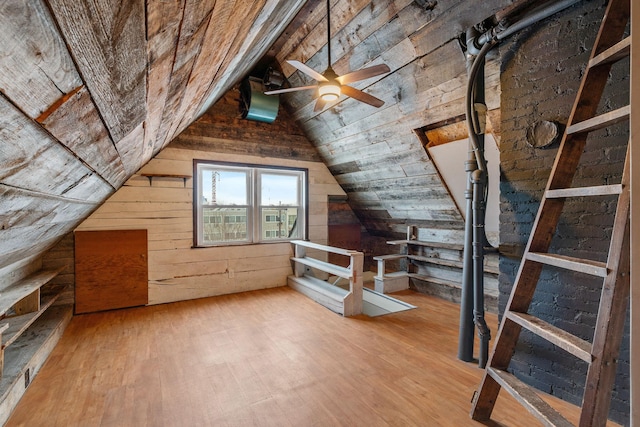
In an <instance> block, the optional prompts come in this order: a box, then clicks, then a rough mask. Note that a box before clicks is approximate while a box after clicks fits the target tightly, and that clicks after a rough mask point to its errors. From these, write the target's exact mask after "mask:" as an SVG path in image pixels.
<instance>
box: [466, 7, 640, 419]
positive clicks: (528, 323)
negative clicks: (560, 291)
mask: <svg viewBox="0 0 640 427" xmlns="http://www.w3.org/2000/svg"><path fill="white" fill-rule="evenodd" d="M629 14H630V0H611V1H610V2H609V5H608V7H607V10H606V13H605V16H604V18H603V21H602V24H601V27H600V31H599V34H598V37H597V39H596V42H595V45H594V48H593V51H592V54H591V59H590V61H589V63H588V66H587V69H586V71H585V74H584V77H583V80H582V84H581V86H580V89H579V92H578V95H577V97H576V101H575V104H574V106H573V110H572V112H571V116H570V117H569V122H568V123H567V128H566V130H565V134H564V136H563V139H562V142H561V145H560V148H559V151H558V155H557V157H556V160H555V163H554V165H553V169H552V171H551V175H550V178H549V181H548V183H547V187H546V191H545V193H544V195H543V197H542V200H541V202H540V208H539V210H538V214H537V217H536V219H535V222H534V225H533V229H532V232H531V236H530V237H529V242H528V244H527V247H526V249H525V253H524V256H523V259H522V263H521V264H520V268H519V270H518V274H517V276H516V279H515V284H514V286H513V289H512V292H511V296H510V298H509V301H508V303H507V306H506V309H505V313H504V317H503V319H502V323H501V325H500V330H499V332H498V337H497V339H496V342H495V347H494V350H493V353H492V355H491V357H490V360H489V363H488V364H487V368H486V370H485V374H484V377H483V379H482V382H481V384H480V386H479V388H478V391H477V392H476V394H475V395H474V398H473V409H472V411H471V417H472V418H473V419H475V420H478V421H486V420H488V419H489V418H490V416H491V412H492V411H493V407H494V405H495V402H496V399H497V397H498V393H499V391H500V389H501V388H504V389H505V391H507V392H509V393H510V394H511V395H512V396H514V397H515V399H516V400H517V401H518V402H520V403H521V404H522V405H523V406H524V407H525V408H526V409H527V410H529V412H531V413H532V414H533V415H535V416H536V417H537V418H538V419H539V420H540V421H541V422H542V424H543V425H547V426H570V425H572V424H571V423H570V422H568V421H567V420H566V419H565V418H564V417H563V416H562V415H561V414H560V413H558V412H557V411H556V410H555V409H553V408H552V407H551V406H550V405H548V404H547V403H546V402H545V401H543V400H542V399H541V398H540V397H539V396H538V394H537V393H536V392H535V390H534V389H533V388H531V387H529V386H528V385H526V384H524V383H523V382H522V381H520V380H518V379H517V378H516V377H515V376H514V375H512V374H511V373H509V372H508V368H509V363H510V361H511V358H512V355H513V352H514V349H515V346H516V343H517V341H518V338H519V335H520V331H521V329H522V328H525V329H527V330H529V331H531V332H532V333H534V334H536V335H538V336H540V337H542V338H544V339H546V340H547V341H549V342H551V343H553V344H555V345H556V346H558V347H560V348H562V349H564V350H565V351H567V352H569V353H571V354H572V355H574V356H575V357H577V358H579V359H581V360H583V361H585V362H587V363H588V365H589V368H588V371H587V378H586V384H585V390H584V395H583V401H582V410H581V416H580V421H579V425H580V426H581V427H586V426H602V425H605V424H606V422H607V416H608V411H609V403H610V399H611V390H612V387H613V383H614V380H615V373H616V359H617V355H618V352H619V348H620V344H621V341H622V335H623V327H624V321H625V315H626V308H627V301H628V296H629V286H630V285H629V268H630V266H629V204H630V199H629V197H630V195H629V179H630V178H629V149H627V158H626V161H625V164H624V170H623V174H622V181H621V183H620V184H615V185H604V186H596V187H582V188H571V185H572V181H573V177H574V174H575V172H576V170H577V168H578V166H579V162H580V156H581V154H582V152H583V150H584V147H585V144H586V141H587V136H588V134H589V132H592V131H594V130H598V129H602V128H604V127H607V126H610V125H612V124H616V123H619V122H621V121H624V120H628V118H629V113H630V108H629V106H626V107H623V108H619V109H617V110H614V111H611V112H608V113H606V114H603V115H598V116H596V110H597V108H598V104H599V101H600V98H601V97H602V94H603V91H604V89H605V85H606V82H607V79H608V76H609V72H610V70H611V66H612V65H613V64H614V63H615V62H616V61H618V60H620V59H622V58H625V57H627V56H629V52H630V38H629V37H627V38H624V39H623V36H624V32H625V28H626V26H627V23H628V21H629ZM607 195H609V196H610V195H618V202H617V207H616V214H615V218H614V222H613V230H612V235H611V242H610V246H609V253H608V258H607V261H606V262H597V261H592V260H585V259H578V258H574V257H570V256H563V255H558V254H554V253H549V252H548V250H549V247H550V245H551V240H552V237H553V235H554V233H555V231H556V227H557V225H558V222H559V219H560V215H561V213H562V211H563V207H564V202H565V200H566V199H567V198H571V197H583V198H590V197H594V198H595V197H599V196H607ZM544 266H554V267H557V268H561V269H567V270H572V271H576V272H580V273H585V274H588V275H593V276H597V277H600V278H602V279H603V286H602V292H601V298H600V304H599V309H598V318H597V321H596V326H595V332H594V337H593V343H590V342H588V341H585V340H582V339H580V338H578V337H576V336H573V335H571V334H569V333H568V332H566V331H563V330H561V329H559V328H557V327H555V326H553V325H551V324H549V323H547V322H545V321H543V320H541V319H538V318H536V317H534V316H532V315H530V314H528V310H529V306H530V304H531V302H532V300H533V296H534V292H535V290H536V286H537V283H538V280H539V277H540V273H541V271H542V268H543V267H544ZM568 285H570V284H568Z"/></svg>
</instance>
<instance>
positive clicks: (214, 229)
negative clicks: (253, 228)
mask: <svg viewBox="0 0 640 427" xmlns="http://www.w3.org/2000/svg"><path fill="white" fill-rule="evenodd" d="M202 228H203V230H202V235H203V240H204V242H205V243H210V242H240V241H245V240H247V229H248V228H247V209H246V208H204V209H203V211H202Z"/></svg>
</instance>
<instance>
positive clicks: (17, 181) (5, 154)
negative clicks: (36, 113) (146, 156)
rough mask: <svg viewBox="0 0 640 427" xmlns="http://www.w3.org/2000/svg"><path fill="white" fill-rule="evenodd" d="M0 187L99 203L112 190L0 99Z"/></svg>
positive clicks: (3, 99) (35, 124)
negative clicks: (2, 185)
mask: <svg viewBox="0 0 640 427" xmlns="http://www.w3.org/2000/svg"><path fill="white" fill-rule="evenodd" d="M0 140H2V144H0V157H1V158H2V159H3V168H2V170H0V183H3V184H6V185H10V186H13V187H16V188H24V189H27V190H31V191H34V192H37V193H42V194H54V195H65V196H66V197H74V198H78V199H80V200H89V201H99V200H103V199H104V198H105V197H106V196H108V195H109V194H110V193H111V192H112V191H113V188H112V187H111V186H110V185H109V184H108V183H107V182H105V181H104V180H102V179H101V178H99V177H98V176H96V175H95V174H94V173H93V172H92V171H91V169H89V168H87V167H86V166H85V165H84V164H83V163H82V162H80V161H79V160H78V159H77V158H76V157H75V156H74V155H73V154H71V153H70V152H69V150H67V149H66V148H64V147H63V146H62V145H61V144H60V143H59V142H58V141H56V140H55V139H53V138H51V136H49V135H48V134H47V133H46V132H44V131H43V130H42V128H41V127H40V126H39V125H38V124H37V123H35V122H33V121H31V120H29V119H28V118H27V117H25V116H24V115H23V114H22V113H21V112H20V111H18V110H17V109H16V108H15V107H14V106H13V105H11V104H10V103H9V102H8V101H7V100H6V99H5V98H4V97H2V96H0Z"/></svg>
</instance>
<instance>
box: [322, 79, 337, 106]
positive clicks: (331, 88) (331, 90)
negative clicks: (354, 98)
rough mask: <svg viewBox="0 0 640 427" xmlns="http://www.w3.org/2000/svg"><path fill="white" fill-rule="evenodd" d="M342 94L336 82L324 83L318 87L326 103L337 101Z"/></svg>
mask: <svg viewBox="0 0 640 427" xmlns="http://www.w3.org/2000/svg"><path fill="white" fill-rule="evenodd" d="M340 93H341V91H340V85H339V84H338V83H336V82H323V83H320V84H319V85H318V94H319V95H320V98H322V100H323V101H325V102H331V101H335V100H337V99H338V98H340Z"/></svg>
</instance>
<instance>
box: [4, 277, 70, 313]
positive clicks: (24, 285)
mask: <svg viewBox="0 0 640 427" xmlns="http://www.w3.org/2000/svg"><path fill="white" fill-rule="evenodd" d="M59 272H60V269H58V270H44V271H39V272H37V273H35V274H32V275H31V276H29V277H27V278H26V279H23V280H21V281H19V282H16V283H14V284H13V285H11V286H9V287H7V288H6V289H3V290H2V291H1V292H0V316H4V315H6V314H7V312H8V311H9V310H11V308H12V307H13V306H14V305H15V304H16V303H18V302H19V301H21V300H22V299H24V298H26V297H28V296H29V295H31V294H33V293H34V292H36V291H38V290H39V289H40V288H41V287H42V286H43V285H45V284H46V283H47V282H49V281H50V280H51V279H53V278H54V277H56V276H57V275H58V273H59Z"/></svg>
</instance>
